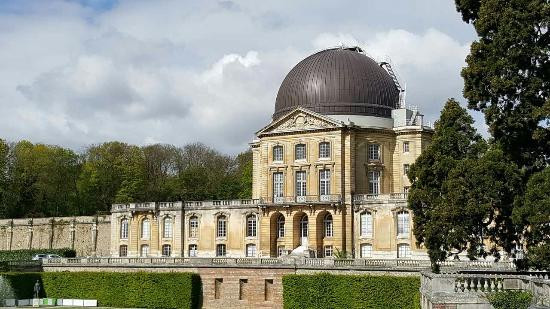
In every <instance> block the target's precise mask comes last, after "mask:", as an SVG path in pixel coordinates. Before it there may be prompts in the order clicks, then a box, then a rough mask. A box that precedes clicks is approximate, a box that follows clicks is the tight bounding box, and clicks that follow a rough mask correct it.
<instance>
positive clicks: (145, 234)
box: [141, 219, 151, 240]
mask: <svg viewBox="0 0 550 309" xmlns="http://www.w3.org/2000/svg"><path fill="white" fill-rule="evenodd" d="M150 238H151V222H150V221H149V219H143V221H141V239H145V240H147V239H150Z"/></svg>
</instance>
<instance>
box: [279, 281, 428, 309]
mask: <svg viewBox="0 0 550 309" xmlns="http://www.w3.org/2000/svg"><path fill="white" fill-rule="evenodd" d="M283 301H284V307H285V308H391V309H394V308H400V309H407V308H414V309H417V308H420V278H418V277H391V276H354V275H330V274H317V275H287V276H284V277H283Z"/></svg>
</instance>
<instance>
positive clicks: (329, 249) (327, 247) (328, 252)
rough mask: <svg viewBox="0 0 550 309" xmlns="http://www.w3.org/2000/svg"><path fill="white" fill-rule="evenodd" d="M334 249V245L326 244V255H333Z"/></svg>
mask: <svg viewBox="0 0 550 309" xmlns="http://www.w3.org/2000/svg"><path fill="white" fill-rule="evenodd" d="M332 254H333V250H332V246H325V257H329V256H332Z"/></svg>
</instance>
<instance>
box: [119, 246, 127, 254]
mask: <svg viewBox="0 0 550 309" xmlns="http://www.w3.org/2000/svg"><path fill="white" fill-rule="evenodd" d="M118 256H119V257H126V256H128V246H127V245H122V246H120V250H119V252H118Z"/></svg>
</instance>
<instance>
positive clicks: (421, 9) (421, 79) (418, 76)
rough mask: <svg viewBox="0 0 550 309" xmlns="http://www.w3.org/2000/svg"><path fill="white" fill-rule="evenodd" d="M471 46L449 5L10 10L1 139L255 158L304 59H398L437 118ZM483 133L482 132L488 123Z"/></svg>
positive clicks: (185, 4) (4, 5) (193, 4)
mask: <svg viewBox="0 0 550 309" xmlns="http://www.w3.org/2000/svg"><path fill="white" fill-rule="evenodd" d="M474 39H475V33H474V31H473V29H472V27H471V25H467V24H465V23H463V22H462V21H461V18H460V16H459V14H458V13H456V11H455V8H454V1H452V0H415V1H404V0H386V1H371V0H369V1H261V2H259V1H253V0H250V1H182V0H177V1H176V0H171V1H170V0H158V1H149V0H147V1H145V0H119V1H107V0H80V1H61V0H49V1H38V0H37V1H26V0H13V1H0V68H1V70H0V110H1V111H2V113H0V132H2V138H5V139H8V140H11V141H16V140H20V139H27V140H30V141H33V142H44V143H50V144H59V145H63V146H68V147H71V148H73V149H76V150H79V149H82V148H83V147H85V146H87V145H89V144H93V143H99V142H104V141H109V140H121V141H125V142H129V143H134V144H140V145H142V144H148V143H157V142H161V143H171V144H175V145H183V144H186V143H191V142H197V141H201V142H204V143H206V144H208V145H211V146H213V147H215V148H217V149H219V150H221V151H224V152H227V153H236V152H239V151H242V150H244V149H246V147H247V143H248V142H250V141H251V140H252V138H253V132H255V131H256V130H257V129H259V128H261V127H263V126H264V125H265V124H267V123H268V122H269V121H270V117H271V114H272V113H273V107H274V101H275V97H276V94H277V90H278V87H279V85H280V83H281V81H282V80H283V78H284V76H285V74H286V73H287V72H288V71H289V70H290V69H291V68H292V66H294V65H295V64H296V63H297V62H299V61H300V60H301V59H303V58H304V57H306V56H308V55H309V54H311V53H313V52H315V51H318V50H320V49H323V48H327V47H332V46H335V45H337V44H339V43H344V44H348V45H359V46H361V47H363V49H364V50H366V52H367V53H368V54H369V55H371V56H372V57H373V58H375V59H378V60H383V59H386V58H387V57H389V58H390V59H391V60H392V62H393V63H394V66H395V67H394V68H395V69H396V71H397V72H398V74H399V76H400V78H401V80H402V82H403V83H405V84H406V85H407V102H408V104H410V105H416V106H418V107H419V108H420V110H421V111H422V112H423V113H424V114H425V115H426V118H428V119H429V120H432V121H433V120H435V119H436V118H437V115H438V113H439V111H440V109H441V107H442V105H443V103H444V102H445V100H446V99H447V98H449V97H455V98H458V99H459V100H460V101H461V102H463V103H464V99H463V98H462V95H461V93H462V79H461V78H460V75H459V74H460V69H461V67H462V66H464V58H465V56H466V55H467V53H468V50H469V45H470V43H471V41H472V40H474ZM475 117H476V119H477V120H478V124H477V126H478V127H479V128H480V130H481V131H482V132H485V130H486V129H485V126H484V124H483V121H482V119H481V117H479V115H476V116H475Z"/></svg>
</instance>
